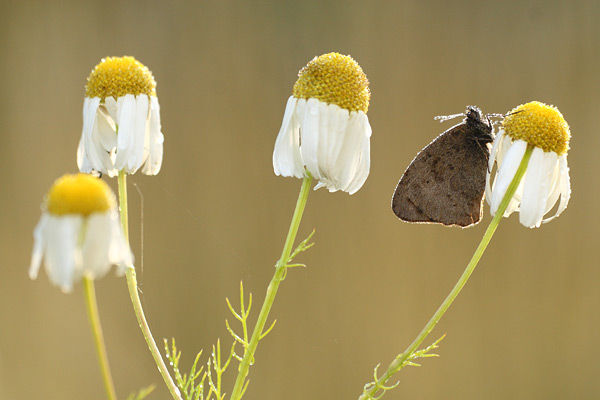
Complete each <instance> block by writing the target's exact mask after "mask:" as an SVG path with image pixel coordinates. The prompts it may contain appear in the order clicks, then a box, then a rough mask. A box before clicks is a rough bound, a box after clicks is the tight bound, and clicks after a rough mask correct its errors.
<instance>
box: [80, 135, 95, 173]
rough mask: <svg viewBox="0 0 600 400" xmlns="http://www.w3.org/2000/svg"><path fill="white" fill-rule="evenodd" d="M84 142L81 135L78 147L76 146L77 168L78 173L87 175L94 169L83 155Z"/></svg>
mask: <svg viewBox="0 0 600 400" xmlns="http://www.w3.org/2000/svg"><path fill="white" fill-rule="evenodd" d="M84 142H85V140H84V137H83V135H82V136H81V138H80V139H79V146H77V168H79V171H81V172H85V173H86V174H89V173H90V172H92V170H93V169H94V168H93V167H92V164H91V163H90V160H89V159H88V158H87V156H86V154H85V145H84Z"/></svg>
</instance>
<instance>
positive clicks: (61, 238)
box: [45, 215, 82, 292]
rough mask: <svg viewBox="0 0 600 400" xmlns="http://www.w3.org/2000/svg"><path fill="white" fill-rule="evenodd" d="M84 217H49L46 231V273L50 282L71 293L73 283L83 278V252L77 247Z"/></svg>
mask: <svg viewBox="0 0 600 400" xmlns="http://www.w3.org/2000/svg"><path fill="white" fill-rule="evenodd" d="M81 226H82V217H80V216H73V215H63V216H49V218H48V222H47V226H46V229H45V234H46V235H45V236H46V252H45V265H46V273H47V274H48V279H49V280H50V282H51V283H52V284H54V285H56V286H59V287H60V288H61V290H62V291H63V292H70V291H71V290H72V288H73V281H74V280H76V279H79V278H80V277H81V252H80V250H79V248H78V246H77V241H78V238H79V234H80V232H81Z"/></svg>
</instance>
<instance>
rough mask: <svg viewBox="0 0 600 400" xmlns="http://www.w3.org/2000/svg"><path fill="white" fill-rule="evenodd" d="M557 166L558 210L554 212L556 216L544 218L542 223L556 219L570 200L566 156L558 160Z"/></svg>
mask: <svg viewBox="0 0 600 400" xmlns="http://www.w3.org/2000/svg"><path fill="white" fill-rule="evenodd" d="M558 165H559V177H558V180H559V183H558V185H559V187H560V204H559V205H558V209H557V210H556V214H555V215H554V216H552V217H550V218H546V219H545V220H544V221H543V222H544V223H546V222H550V221H552V220H553V219H554V218H556V217H558V216H559V215H560V214H562V212H563V211H565V209H566V208H567V204H569V199H570V198H571V179H570V177H569V166H568V165H567V155H566V154H563V155H562V156H560V157H559V158H558Z"/></svg>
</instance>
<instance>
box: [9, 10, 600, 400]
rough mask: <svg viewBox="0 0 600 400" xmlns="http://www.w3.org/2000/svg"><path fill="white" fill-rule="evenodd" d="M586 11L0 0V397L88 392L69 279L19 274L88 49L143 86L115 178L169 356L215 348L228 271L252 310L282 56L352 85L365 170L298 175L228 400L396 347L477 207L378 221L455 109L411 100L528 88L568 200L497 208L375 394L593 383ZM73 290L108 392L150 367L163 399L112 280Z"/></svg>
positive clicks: (598, 321) (456, 100)
mask: <svg viewBox="0 0 600 400" xmlns="http://www.w3.org/2000/svg"><path fill="white" fill-rule="evenodd" d="M599 17H600V2H596V1H541V0H525V1H502V2H500V1H498V2H492V1H489V2H486V1H483V2H481V1H451V2H447V1H396V2H391V1H379V2H367V1H360V2H359V1H327V0H325V1H323V0H305V1H293V2H292V1H276V0H258V1H237V2H235V1H194V2H184V1H181V0H163V1H154V0H146V1H123V2H121V1H103V2H92V1H62V2H52V1H29V2H27V1H23V2H19V1H8V0H4V1H2V2H0V51H1V57H2V62H1V63H0V88H1V91H0V121H1V122H0V123H1V127H2V128H1V129H2V145H1V146H0V171H1V172H0V186H1V187H2V193H3V195H2V196H1V197H0V209H1V210H2V211H1V219H0V221H1V226H0V254H1V255H2V260H3V261H2V266H1V268H2V269H1V271H2V277H1V278H0V399H2V400H5V399H6V400H23V399H50V400H54V399H103V398H104V393H103V388H102V383H101V379H100V375H99V373H98V367H97V362H96V358H95V353H94V348H93V345H92V340H91V334H90V331H89V329H88V321H87V317H86V314H85V309H84V302H83V298H82V291H81V285H78V286H77V287H76V290H75V291H74V293H72V294H70V295H64V294H62V293H60V291H59V290H58V289H56V288H54V287H51V286H50V284H49V283H48V280H47V278H46V275H45V273H42V274H41V275H40V277H39V278H38V280H37V281H30V280H29V278H28V276H27V268H28V265H29V257H30V254H31V248H32V243H33V240H32V232H33V228H34V226H35V224H36V223H37V221H38V219H39V216H40V203H41V200H42V197H43V196H44V194H45V192H46V191H47V190H48V188H49V186H50V185H51V183H52V182H53V180H54V179H55V178H57V177H58V176H60V175H62V174H63V173H65V172H74V171H76V163H75V151H76V147H77V143H78V140H79V136H80V134H81V126H82V117H81V113H82V105H83V93H84V84H85V82H86V77H87V75H88V74H89V72H90V71H91V69H92V68H93V67H94V65H96V64H97V63H98V62H99V61H100V59H101V58H102V57H104V56H111V55H114V56H122V55H132V56H135V57H136V58H138V59H139V60H140V61H141V62H142V63H144V64H146V65H147V66H148V67H149V68H150V69H151V70H152V71H153V73H154V76H155V78H156V80H157V82H158V87H157V91H158V96H159V99H160V104H161V108H162V110H161V111H162V122H163V131H164V133H165V138H166V139H165V157H164V163H163V169H162V171H161V173H160V174H159V175H158V176H156V177H146V176H142V175H139V174H138V175H135V176H133V177H131V179H130V180H129V183H130V186H129V190H130V213H131V222H130V224H131V225H130V226H131V228H130V229H131V231H132V247H133V249H134V252H135V254H136V259H137V264H138V278H139V281H140V283H141V289H142V292H143V293H142V300H143V302H144V306H145V310H146V313H147V317H148V320H149V322H150V325H151V327H152V329H153V332H154V335H155V337H156V339H157V340H158V341H161V338H163V337H168V338H170V337H173V336H174V337H176V338H177V340H178V343H179V346H180V348H181V349H182V350H183V352H184V355H183V358H182V363H183V365H184V366H185V367H186V368H187V367H188V366H189V365H190V363H191V361H192V360H193V357H194V355H195V353H196V352H197V351H198V350H200V349H204V350H205V353H206V354H208V353H209V352H210V347H211V345H212V343H214V342H215V341H216V339H217V338H219V337H220V338H221V340H222V341H224V343H229V336H228V333H227V331H226V330H225V325H224V319H225V318H229V320H232V317H231V315H228V310H227V306H226V303H225V297H229V298H230V299H232V300H233V301H234V302H237V297H238V287H239V282H240V280H243V282H244V285H245V287H246V290H247V291H251V292H252V293H253V294H254V297H255V309H254V314H253V316H254V317H256V315H257V313H258V309H259V305H260V304H261V303H262V300H263V298H264V294H265V289H266V286H267V283H268V281H269V279H270V278H271V276H272V273H273V265H274V263H275V261H276V260H277V258H278V257H279V255H280V252H281V247H282V245H283V241H284V237H285V234H286V233H287V229H288V224H289V221H290V218H291V215H292V211H293V208H294V205H295V201H296V198H297V195H298V190H299V188H300V181H299V180H296V179H292V178H281V177H276V176H275V175H274V173H273V170H272V164H271V156H272V150H273V145H274V142H275V137H276V135H277V132H278V130H279V126H280V123H281V119H282V116H283V110H284V108H285V102H286V99H287V98H288V96H289V95H290V94H291V90H292V85H293V83H294V81H295V79H296V74H297V71H298V70H299V69H300V68H301V67H302V66H303V65H305V64H306V63H307V62H308V61H309V60H310V59H311V58H313V57H314V56H316V55H320V54H323V53H326V52H330V51H338V52H340V53H343V54H350V55H352V56H353V57H354V58H355V59H356V60H357V61H358V62H359V63H360V64H361V66H362V67H363V69H364V71H365V72H366V74H367V76H368V77H369V79H370V81H371V91H372V102H371V106H370V109H369V118H370V121H371V125H372V128H373V137H372V142H371V146H372V165H371V174H370V177H369V179H368V180H367V182H366V184H365V186H364V187H363V188H362V189H361V190H360V191H359V192H358V193H357V194H355V195H353V196H349V195H347V194H345V193H334V194H330V193H328V192H326V191H323V190H319V191H317V192H313V193H311V195H310V197H309V200H308V207H307V210H306V213H305V218H304V220H303V221H302V225H301V228H300V233H299V239H302V238H304V237H305V236H306V235H308V233H310V232H311V231H312V229H316V234H315V242H316V245H315V246H314V248H312V249H311V250H310V251H308V252H307V253H304V254H302V255H301V256H300V257H299V258H298V259H297V261H298V262H303V263H306V264H307V265H308V268H306V269H297V270H292V271H290V272H289V275H288V278H287V279H286V280H285V282H284V283H283V284H282V286H281V287H280V292H279V294H278V298H277V301H276V303H275V307H274V308H273V310H272V314H271V315H272V318H277V320H278V323H277V326H276V328H275V330H274V331H273V332H272V333H271V334H270V335H269V337H268V338H267V339H265V340H264V341H263V342H261V345H260V346H259V349H258V353H257V356H256V365H255V366H254V367H253V368H252V369H251V372H250V378H251V383H250V387H249V389H248V392H247V395H246V397H245V398H247V399H290V400H294V399H328V398H331V399H356V398H357V397H358V395H359V394H360V393H361V391H362V386H363V384H364V383H366V382H367V381H368V380H369V379H371V376H372V369H373V367H374V366H375V365H376V364H377V363H382V368H383V366H387V364H388V363H389V362H390V361H391V360H392V358H393V357H394V356H395V355H396V354H397V353H399V352H401V351H402V350H403V349H404V348H405V347H406V346H407V345H408V344H409V343H410V342H411V340H412V339H413V338H414V337H415V336H416V334H417V333H418V332H419V331H420V329H421V328H422V327H423V325H424V324H425V323H426V321H427V320H428V319H429V317H430V316H431V315H432V313H433V312H434V311H435V309H436V308H437V306H438V305H439V303H440V302H441V301H442V299H443V298H444V297H445V296H446V294H447V293H448V291H449V290H450V288H451V287H452V285H453V284H454V282H455V281H456V279H457V278H458V276H459V275H460V273H461V272H462V270H463V268H464V266H465V265H466V263H467V262H468V260H469V258H470V256H471V254H472V253H473V251H474V249H475V247H476V246H477V244H478V242H479V239H480V238H481V236H482V235H483V232H484V230H485V228H486V226H487V224H488V223H489V221H490V216H489V212H488V207H487V205H486V208H485V216H484V219H483V222H482V223H481V224H479V225H478V226H476V227H474V228H470V229H467V230H460V229H450V228H444V227H440V226H426V225H409V224H405V223H401V222H400V221H398V220H397V219H396V218H395V216H394V215H393V214H392V212H391V210H390V206H389V204H390V197H391V195H392V192H393V190H394V187H395V185H396V183H397V180H398V179H399V177H400V176H401V174H402V172H403V171H404V169H405V168H406V166H407V165H408V164H409V162H410V161H411V160H412V158H413V157H414V155H415V154H416V152H417V151H418V150H420V149H421V148H422V147H423V146H424V145H426V144H427V143H429V142H430V141H431V140H432V139H433V138H434V137H435V136H436V135H438V134H439V133H441V132H442V131H443V130H445V129H447V128H448V127H450V126H451V125H452V124H453V123H456V122H457V121H452V122H448V123H446V124H444V125H440V124H439V123H438V122H436V121H434V120H433V117H434V116H436V115H447V114H454V113H459V112H462V111H464V109H465V106H466V105H469V104H476V105H478V106H480V107H481V108H482V109H483V110H484V112H489V113H492V112H495V113H503V112H506V111H508V110H510V109H511V108H513V107H514V106H516V105H518V104H520V103H524V102H527V101H531V100H539V101H543V102H546V103H549V104H554V105H556V106H557V107H559V109H560V110H561V112H562V113H563V115H564V116H565V118H566V119H567V121H568V122H569V124H570V126H571V132H572V135H573V139H572V142H571V151H570V153H569V164H570V167H571V181H572V188H573V196H572V199H571V202H570V205H569V208H568V209H567V210H566V212H565V213H564V214H563V215H562V216H561V217H560V218H559V219H558V220H556V221H554V222H552V223H550V224H548V225H545V226H543V227H542V228H540V229H534V230H529V229H526V228H524V227H522V226H521V225H519V223H518V216H516V215H515V216H512V217H511V218H509V219H507V220H504V221H503V222H502V224H501V225H500V228H499V229H498V231H497V233H496V236H495V237H494V239H493V240H492V242H491V244H490V246H489V248H488V250H487V252H486V253H485V255H484V257H483V259H482V261H481V263H480V265H479V267H478V270H476V271H475V274H474V276H473V277H472V279H471V281H470V282H469V283H468V285H467V286H466V288H465V290H464V291H463V293H462V294H461V296H460V297H459V298H458V300H457V301H456V302H455V304H454V305H453V307H452V308H451V309H450V311H449V312H448V313H447V314H446V316H445V317H444V319H443V320H442V322H441V323H440V324H439V325H438V327H437V328H436V329H435V331H434V332H433V334H432V335H431V337H430V339H428V341H427V343H430V342H431V341H433V340H434V339H435V338H437V337H439V336H441V335H442V334H443V333H447V337H446V339H445V340H444V341H443V342H442V344H441V348H440V349H439V354H440V355H441V357H440V358H436V359H427V360H424V361H423V367H421V368H408V369H406V370H405V371H403V372H401V373H400V375H398V378H399V379H400V381H401V382H400V385H399V386H398V388H397V389H395V390H393V391H392V392H389V393H388V394H387V395H386V396H385V399H390V400H391V399H407V398H417V399H492V400H493V399H507V398H510V399H567V398H568V399H595V398H598V397H600V381H599V380H598V374H599V373H600V361H599V360H600V348H598V346H597V341H598V330H599V329H600V315H599V311H600V291H599V290H598V287H599V285H600V269H599V268H598V266H599V265H598V264H599V263H598V257H597V255H596V254H597V243H598V239H597V237H598V236H597V235H598V223H599V222H600V221H599V217H598V212H597V207H598V196H599V194H600V189H599V185H598V183H599V178H598V165H597V164H595V162H597V159H598V157H597V155H595V154H596V152H597V151H598V149H599V148H600V138H599V135H598V129H599V127H598V110H599V107H600V74H599V71H600V24H599V23H598V20H599ZM594 160H596V161H594ZM105 179H107V180H108V181H109V182H110V184H111V185H112V186H113V187H116V182H115V180H110V179H109V178H105ZM136 189H137V190H136ZM142 205H143V216H142V212H141V211H140V208H141V206H142ZM142 239H143V240H142ZM96 289H97V292H98V297H99V302H100V313H101V317H102V322H103V324H104V333H105V336H106V341H107V346H108V351H109V357H110V362H111V366H112V370H113V374H114V378H115V384H116V388H117V391H118V393H119V395H120V397H121V398H123V399H124V398H126V397H127V394H128V393H130V392H131V391H134V390H137V388H139V387H141V386H145V385H148V384H150V383H153V382H154V383H156V384H157V385H158V389H157V390H156V391H155V393H154V394H153V395H152V396H151V397H150V399H167V398H168V394H167V392H166V390H164V389H163V386H162V383H161V378H160V376H159V375H158V373H157V370H156V367H155V366H154V364H153V362H152V360H151V357H150V354H149V352H148V351H147V348H146V345H145V343H144V341H143V339H142V336H141V333H140V331H139V329H138V327H137V324H136V320H135V317H134V314H133V311H132V309H131V306H130V303H129V298H128V294H127V288H126V283H125V280H124V279H122V278H117V277H115V276H114V274H112V273H111V274H109V276H107V277H106V278H104V279H102V280H100V281H98V282H97V284H96ZM233 376H234V374H230V375H229V377H228V378H227V379H228V380H227V382H226V386H227V387H231V386H232V379H233ZM230 391H231V389H230V388H229V389H227V392H229V393H230Z"/></svg>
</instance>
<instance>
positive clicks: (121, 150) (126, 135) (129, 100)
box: [115, 94, 136, 171]
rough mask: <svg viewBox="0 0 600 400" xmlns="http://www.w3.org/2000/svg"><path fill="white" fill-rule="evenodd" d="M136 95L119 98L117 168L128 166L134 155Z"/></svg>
mask: <svg viewBox="0 0 600 400" xmlns="http://www.w3.org/2000/svg"><path fill="white" fill-rule="evenodd" d="M135 112H136V101H135V96H134V95H132V94H126V95H125V96H122V97H119V98H118V99H117V125H118V128H119V131H118V135H117V158H116V159H115V168H116V169H117V170H119V171H120V170H122V169H125V168H127V167H128V165H127V164H128V162H129V161H130V160H131V158H132V157H133V156H134V145H135V115H136V114H135Z"/></svg>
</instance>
